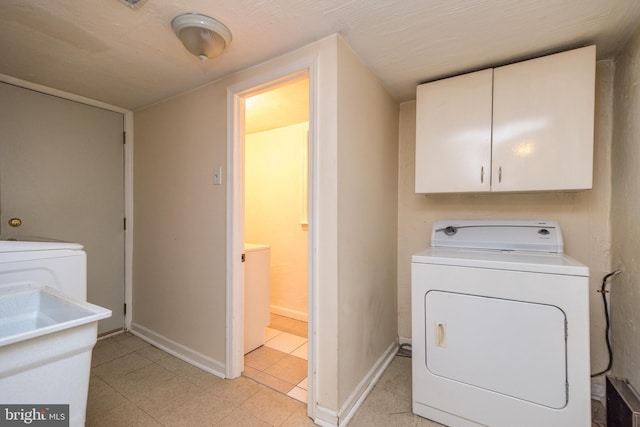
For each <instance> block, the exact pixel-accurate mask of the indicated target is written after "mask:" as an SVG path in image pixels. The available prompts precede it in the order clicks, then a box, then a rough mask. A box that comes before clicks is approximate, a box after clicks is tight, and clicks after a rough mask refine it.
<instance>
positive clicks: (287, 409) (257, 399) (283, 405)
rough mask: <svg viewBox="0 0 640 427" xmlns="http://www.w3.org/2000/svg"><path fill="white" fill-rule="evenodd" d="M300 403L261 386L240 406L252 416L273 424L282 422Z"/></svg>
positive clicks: (277, 424) (276, 424)
mask: <svg viewBox="0 0 640 427" xmlns="http://www.w3.org/2000/svg"><path fill="white" fill-rule="evenodd" d="M299 405H301V403H299V402H295V401H294V400H292V399H290V398H288V397H286V396H283V395H282V394H280V393H278V392H275V391H273V390H269V389H267V388H265V387H263V388H262V389H261V390H260V391H259V392H258V393H256V394H254V395H253V396H251V398H249V399H248V400H247V401H246V402H244V403H243V404H242V406H240V409H242V410H245V411H247V412H248V413H250V414H251V415H253V416H254V417H257V418H259V419H261V420H262V421H264V422H266V423H268V424H270V425H273V426H279V425H280V424H282V423H283V422H284V421H285V420H286V419H287V418H289V416H291V414H292V413H293V411H294V410H295V409H296V408H297V407H298V406H299Z"/></svg>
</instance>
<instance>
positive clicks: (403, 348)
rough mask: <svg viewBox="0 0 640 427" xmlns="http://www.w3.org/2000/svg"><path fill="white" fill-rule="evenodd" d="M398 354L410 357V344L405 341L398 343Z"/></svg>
mask: <svg viewBox="0 0 640 427" xmlns="http://www.w3.org/2000/svg"><path fill="white" fill-rule="evenodd" d="M397 355H398V356H401V357H408V358H411V344H409V343H405V344H400V348H399V349H398V353H397Z"/></svg>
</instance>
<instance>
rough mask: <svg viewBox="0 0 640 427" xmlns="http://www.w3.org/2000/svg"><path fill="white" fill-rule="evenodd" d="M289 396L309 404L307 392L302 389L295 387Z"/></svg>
mask: <svg viewBox="0 0 640 427" xmlns="http://www.w3.org/2000/svg"><path fill="white" fill-rule="evenodd" d="M287 396H289V397H292V398H294V399H296V400H299V401H300V402H303V403H307V390H303V389H301V388H300V387H294V388H292V389H291V391H290V392H289V393H287Z"/></svg>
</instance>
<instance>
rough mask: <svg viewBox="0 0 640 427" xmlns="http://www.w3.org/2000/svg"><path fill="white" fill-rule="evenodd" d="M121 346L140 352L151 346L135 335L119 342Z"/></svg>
mask: <svg viewBox="0 0 640 427" xmlns="http://www.w3.org/2000/svg"><path fill="white" fill-rule="evenodd" d="M118 343H119V344H122V345H124V346H125V347H127V348H129V349H131V350H132V351H136V350H140V349H141V348H145V347H149V346H150V344H149V343H148V342H146V341H144V340H142V339H140V338H138V337H136V336H135V335H130V336H127V337H126V338H121V339H119V340H118Z"/></svg>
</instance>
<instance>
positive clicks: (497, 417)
mask: <svg viewBox="0 0 640 427" xmlns="http://www.w3.org/2000/svg"><path fill="white" fill-rule="evenodd" d="M411 273H412V295H411V299H412V336H413V338H412V348H413V362H412V379H413V412H414V413H415V414H417V415H420V416H423V417H425V418H429V419H431V420H434V421H437V422H440V423H442V424H445V425H448V426H495V427H498V426H505V427H513V426H520V427H524V426H536V427H539V426H567V427H569V426H571V427H578V426H584V427H587V426H590V425H591V406H590V405H591V400H590V398H591V396H590V362H589V360H590V359H589V350H590V349H589V295H588V292H589V269H588V268H587V267H586V266H584V265H582V264H580V263H579V262H577V261H575V260H574V259H572V258H570V257H568V256H566V255H564V254H563V240H562V233H561V230H560V226H559V225H558V224H557V223H555V222H552V221H500V222H496V221H437V222H436V223H435V224H434V227H433V231H432V236H431V248H429V249H427V250H425V251H422V252H420V253H418V254H415V255H413V257H412V271H411Z"/></svg>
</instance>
